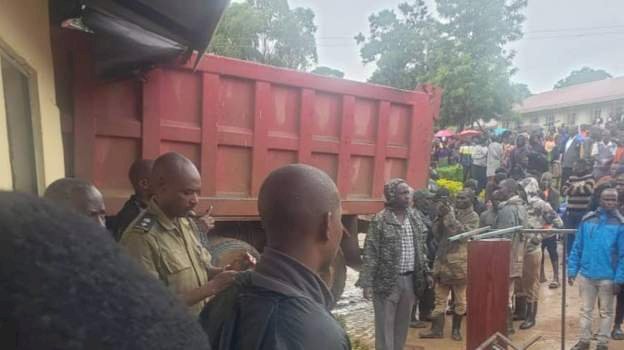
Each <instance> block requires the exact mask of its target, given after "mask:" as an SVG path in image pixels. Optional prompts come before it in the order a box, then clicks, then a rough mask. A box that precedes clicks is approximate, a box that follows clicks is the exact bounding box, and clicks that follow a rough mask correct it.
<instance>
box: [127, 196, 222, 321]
mask: <svg viewBox="0 0 624 350" xmlns="http://www.w3.org/2000/svg"><path fill="white" fill-rule="evenodd" d="M195 231H196V227H195V226H194V225H192V224H191V223H190V222H189V220H188V219H186V218H176V219H175V220H171V219H169V218H168V217H167V216H166V215H165V213H163V212H162V210H161V209H160V208H159V207H158V205H157V204H156V203H155V202H154V201H153V200H152V201H151V202H150V203H149V205H148V207H147V209H145V210H144V211H143V212H141V214H140V215H139V216H138V217H137V218H136V219H135V221H134V222H133V223H131V224H130V225H129V226H128V228H127V229H126V231H125V232H124V234H123V236H122V238H121V241H120V243H121V245H122V246H123V247H125V249H126V251H127V252H128V254H129V255H130V256H132V257H133V258H134V259H136V260H137V261H138V262H139V263H140V264H141V265H142V266H143V267H144V268H145V270H146V271H147V272H148V273H150V274H151V275H153V276H154V277H156V278H158V279H160V280H161V281H162V282H163V283H165V285H166V286H167V287H168V288H169V289H170V290H171V291H172V292H173V293H175V294H178V295H179V294H182V293H184V292H187V291H190V290H193V289H196V288H199V287H201V286H203V285H205V284H206V283H207V282H208V271H207V268H209V267H211V264H210V260H211V257H210V253H208V251H207V250H206V249H205V248H204V247H203V246H202V245H201V243H200V242H199V240H198V239H197V232H195ZM204 304H205V301H202V302H200V303H197V304H195V305H193V306H192V307H191V312H193V313H194V314H199V313H200V312H201V310H202V308H203V306H204Z"/></svg>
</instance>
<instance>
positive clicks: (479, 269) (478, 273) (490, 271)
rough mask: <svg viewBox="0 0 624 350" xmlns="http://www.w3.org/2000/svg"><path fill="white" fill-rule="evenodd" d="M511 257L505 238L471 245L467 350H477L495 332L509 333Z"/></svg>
mask: <svg viewBox="0 0 624 350" xmlns="http://www.w3.org/2000/svg"><path fill="white" fill-rule="evenodd" d="M510 254H511V242H510V241H509V240H506V239H491V240H482V241H471V242H469V243H468V290H467V295H466V299H467V300H466V301H467V303H468V319H467V323H468V324H467V340H466V350H475V349H476V348H477V347H478V346H479V345H481V343H483V342H484V341H486V340H487V339H488V338H489V337H491V336H492V335H493V334H495V333H496V332H499V333H501V334H507V306H508V300H509V261H510Z"/></svg>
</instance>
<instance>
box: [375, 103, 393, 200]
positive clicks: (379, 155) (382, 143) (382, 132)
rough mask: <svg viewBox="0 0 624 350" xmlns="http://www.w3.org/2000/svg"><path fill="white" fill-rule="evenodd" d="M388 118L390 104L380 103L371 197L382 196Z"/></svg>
mask: <svg viewBox="0 0 624 350" xmlns="http://www.w3.org/2000/svg"><path fill="white" fill-rule="evenodd" d="M389 118H390V102H387V101H382V102H381V104H380V106H379V119H378V124H377V147H376V150H375V169H374V175H373V197H374V198H380V197H381V196H382V195H383V187H384V183H385V179H384V168H385V165H386V147H387V144H388V119H389Z"/></svg>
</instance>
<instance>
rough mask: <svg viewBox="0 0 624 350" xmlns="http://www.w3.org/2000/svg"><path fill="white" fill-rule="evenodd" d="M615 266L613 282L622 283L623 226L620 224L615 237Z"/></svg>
mask: <svg viewBox="0 0 624 350" xmlns="http://www.w3.org/2000/svg"><path fill="white" fill-rule="evenodd" d="M617 257H618V260H617V265H616V266H617V268H616V270H615V283H616V284H624V228H622V225H620V230H619V233H618V239H617Z"/></svg>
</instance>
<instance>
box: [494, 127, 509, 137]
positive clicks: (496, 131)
mask: <svg viewBox="0 0 624 350" xmlns="http://www.w3.org/2000/svg"><path fill="white" fill-rule="evenodd" d="M505 131H507V129H505V128H496V129H494V135H496V136H501V135H502V134H503V133H504V132H505Z"/></svg>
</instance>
